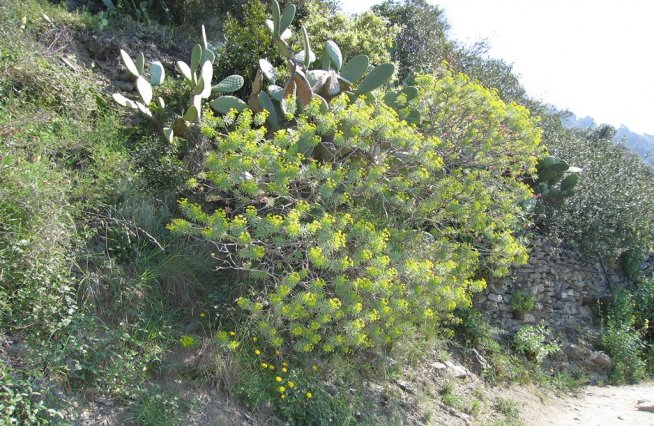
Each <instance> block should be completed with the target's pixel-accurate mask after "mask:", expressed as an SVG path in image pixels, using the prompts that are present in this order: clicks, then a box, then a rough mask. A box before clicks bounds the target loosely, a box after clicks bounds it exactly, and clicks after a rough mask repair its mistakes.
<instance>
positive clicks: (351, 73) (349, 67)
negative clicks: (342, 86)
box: [340, 55, 370, 83]
mask: <svg viewBox="0 0 654 426" xmlns="http://www.w3.org/2000/svg"><path fill="white" fill-rule="evenodd" d="M369 64H370V60H369V59H368V57H367V56H366V55H358V56H355V57H354V58H352V59H350V60H349V61H347V62H346V63H345V65H343V69H341V71H340V74H341V77H343V78H344V79H346V80H347V81H349V82H352V83H355V82H357V81H358V80H359V79H360V78H361V77H363V75H364V74H365V73H366V71H368V65H369Z"/></svg>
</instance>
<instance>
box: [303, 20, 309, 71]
mask: <svg viewBox="0 0 654 426" xmlns="http://www.w3.org/2000/svg"><path fill="white" fill-rule="evenodd" d="M301 29H302V44H303V45H304V66H305V67H308V66H309V65H311V45H310V44H309V34H307V29H306V28H304V25H302V27H301Z"/></svg>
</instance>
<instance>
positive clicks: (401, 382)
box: [395, 380, 416, 395]
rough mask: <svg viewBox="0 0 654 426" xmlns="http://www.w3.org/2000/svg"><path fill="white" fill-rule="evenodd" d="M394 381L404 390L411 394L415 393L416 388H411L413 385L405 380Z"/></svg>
mask: <svg viewBox="0 0 654 426" xmlns="http://www.w3.org/2000/svg"><path fill="white" fill-rule="evenodd" d="M395 383H396V384H397V386H398V387H399V388H400V389H402V390H403V391H404V392H407V393H410V394H412V395H413V394H415V393H416V390H415V389H414V388H413V386H412V385H411V384H410V383H409V382H407V381H406V380H396V381H395Z"/></svg>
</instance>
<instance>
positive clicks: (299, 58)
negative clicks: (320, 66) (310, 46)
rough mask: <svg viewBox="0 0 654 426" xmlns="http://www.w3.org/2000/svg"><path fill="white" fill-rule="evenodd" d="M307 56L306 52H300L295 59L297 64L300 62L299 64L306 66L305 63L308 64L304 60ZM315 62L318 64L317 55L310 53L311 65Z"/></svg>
mask: <svg viewBox="0 0 654 426" xmlns="http://www.w3.org/2000/svg"><path fill="white" fill-rule="evenodd" d="M305 54H306V53H305V51H304V50H303V51H301V52H298V53H296V54H295V56H294V59H295V60H296V61H297V62H299V63H301V64H304V63H306V61H305V60H304V55H305ZM314 62H316V54H315V53H313V52H309V65H311V64H312V63H314Z"/></svg>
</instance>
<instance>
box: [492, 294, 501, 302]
mask: <svg viewBox="0 0 654 426" xmlns="http://www.w3.org/2000/svg"><path fill="white" fill-rule="evenodd" d="M488 299H489V300H492V301H493V302H501V301H502V300H504V296H502V295H501V294H489V295H488Z"/></svg>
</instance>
